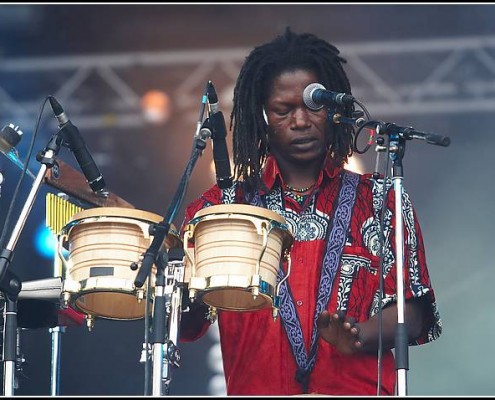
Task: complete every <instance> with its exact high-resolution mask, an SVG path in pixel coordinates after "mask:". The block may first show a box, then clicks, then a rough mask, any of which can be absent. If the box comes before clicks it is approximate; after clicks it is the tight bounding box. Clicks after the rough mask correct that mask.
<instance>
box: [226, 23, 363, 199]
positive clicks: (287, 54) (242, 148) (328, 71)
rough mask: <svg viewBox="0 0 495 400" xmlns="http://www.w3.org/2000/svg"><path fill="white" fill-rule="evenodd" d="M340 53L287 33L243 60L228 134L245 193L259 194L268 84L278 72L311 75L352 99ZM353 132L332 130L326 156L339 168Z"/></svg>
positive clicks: (346, 110) (346, 109) (343, 110)
mask: <svg viewBox="0 0 495 400" xmlns="http://www.w3.org/2000/svg"><path fill="white" fill-rule="evenodd" d="M339 53H340V52H339V50H338V49H337V48H336V47H335V46H333V45H331V44H329V43H328V42H326V41H324V40H322V39H320V38H318V37H317V36H315V35H313V34H310V33H302V34H296V33H294V32H292V31H291V29H290V27H287V28H286V30H285V32H284V34H282V35H279V36H277V37H276V38H275V39H273V40H272V41H270V42H268V43H265V44H262V45H260V46H257V47H255V48H254V49H253V50H252V51H251V53H250V54H249V55H248V56H247V57H246V59H245V61H244V64H243V66H242V68H241V71H240V73H239V76H238V78H237V82H236V85H235V88H234V99H233V103H234V104H233V108H232V113H231V115H230V129H231V130H232V132H233V152H234V175H235V177H236V178H237V179H239V180H241V181H243V183H244V187H245V189H246V190H247V192H248V193H253V192H254V191H255V190H256V189H258V188H259V185H260V176H261V170H262V167H263V164H264V162H265V160H266V157H267V155H268V153H269V148H268V142H267V126H266V124H265V121H264V118H263V116H262V113H263V105H264V104H265V101H266V99H267V98H268V95H269V91H270V90H271V88H272V83H273V80H274V79H275V78H277V77H278V76H279V75H281V74H282V73H283V72H287V71H294V70H297V69H303V70H308V71H311V72H313V73H315V74H316V76H317V77H318V80H319V83H321V84H323V85H324V86H325V88H326V89H328V90H333V91H337V92H343V93H347V94H351V87H350V83H349V80H348V78H347V75H346V73H345V71H344V69H343V67H342V64H343V63H346V60H345V59H344V58H342V57H340V56H339ZM301 96H302V93H301ZM353 109H354V106H353V105H346V106H339V109H338V110H337V109H336V110H335V111H336V112H339V113H340V114H341V115H343V116H351V114H352V111H353ZM329 127H330V124H329ZM353 132H354V130H353V127H352V126H351V125H348V124H334V126H333V134H331V135H330V138H329V140H330V147H329V152H330V154H331V155H332V157H333V158H334V160H335V162H336V163H337V164H338V165H341V166H342V165H343V164H344V162H346V161H347V157H348V156H350V155H352V134H353Z"/></svg>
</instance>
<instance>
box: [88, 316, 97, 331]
mask: <svg viewBox="0 0 495 400" xmlns="http://www.w3.org/2000/svg"><path fill="white" fill-rule="evenodd" d="M86 326H87V327H88V331H89V332H91V331H92V330H93V328H94V327H95V319H94V317H93V316H92V315H89V314H88V315H86Z"/></svg>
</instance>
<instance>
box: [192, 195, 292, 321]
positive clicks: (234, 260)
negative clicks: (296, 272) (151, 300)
mask: <svg viewBox="0 0 495 400" xmlns="http://www.w3.org/2000/svg"><path fill="white" fill-rule="evenodd" d="M292 242H293V237H292V234H291V233H290V231H289V228H288V225H287V224H286V222H285V219H284V218H283V217H281V216H280V215H278V214H277V213H275V212H273V211H271V210H268V209H265V208H261V207H257V206H252V205H244V204H220V205H215V206H210V207H207V208H204V209H202V210H200V211H198V212H197V213H196V214H195V215H194V218H193V219H192V220H191V221H190V222H189V223H188V224H187V225H186V227H185V229H184V238H183V245H184V252H185V255H186V257H185V276H186V277H187V279H186V280H188V288H189V297H190V299H191V300H192V301H193V300H194V299H195V298H199V299H200V300H201V301H202V302H204V303H205V304H207V305H209V306H211V307H213V308H215V309H220V310H233V311H252V310H258V309H262V308H266V307H270V306H271V307H277V305H278V291H279V287H280V284H281V283H282V282H283V281H284V280H285V279H287V278H288V277H289V273H290V257H289V250H290V247H291V246H292ZM191 245H192V246H191ZM284 259H285V260H287V264H288V268H287V273H286V274H285V276H284V278H283V279H282V281H281V282H279V283H278V285H277V273H278V271H279V269H280V268H281V264H282V261H283V260H284Z"/></svg>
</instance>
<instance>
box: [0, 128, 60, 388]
mask: <svg viewBox="0 0 495 400" xmlns="http://www.w3.org/2000/svg"><path fill="white" fill-rule="evenodd" d="M61 144H62V138H61V136H60V135H58V134H55V135H53V136H52V138H51V139H50V141H49V143H48V145H47V147H46V149H45V152H44V154H43V155H41V154H39V155H38V159H39V161H40V162H41V164H42V165H41V167H40V170H39V172H38V175H37V176H36V178H35V180H34V183H33V185H32V188H31V191H30V193H29V195H28V198H27V200H26V202H25V203H24V207H23V209H22V210H21V214H20V216H19V218H18V220H17V223H16V225H15V226H14V229H13V231H12V234H11V237H10V239H9V241H8V243H7V246H6V248H5V249H2V252H1V253H0V289H1V290H2V291H3V292H4V293H5V308H4V321H5V322H4V329H3V362H4V370H3V384H4V385H3V386H4V387H3V394H4V396H13V394H14V386H15V376H14V371H15V361H16V342H17V337H16V336H17V297H18V294H19V292H20V291H21V287H22V284H21V282H20V280H19V279H18V278H17V277H16V276H15V275H14V274H13V273H12V272H10V271H9V270H8V266H9V264H10V262H11V261H12V257H13V255H14V248H15V245H16V243H17V241H18V239H19V236H20V234H21V231H22V228H23V227H24V224H25V222H26V219H27V217H28V215H29V212H30V211H31V208H32V206H33V203H34V200H35V199H36V195H37V193H38V191H39V188H40V186H41V183H42V181H43V179H44V177H45V174H46V170H47V168H50V167H52V166H53V164H54V162H55V158H54V157H55V156H56V155H57V154H58V151H59V150H60V145H61Z"/></svg>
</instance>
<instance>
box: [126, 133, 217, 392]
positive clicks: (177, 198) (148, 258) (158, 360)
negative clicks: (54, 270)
mask: <svg viewBox="0 0 495 400" xmlns="http://www.w3.org/2000/svg"><path fill="white" fill-rule="evenodd" d="M208 133H209V131H208V130H207V129H199V126H198V130H197V133H196V134H195V144H194V147H193V151H192V154H191V156H190V159H189V162H188V164H187V166H186V169H185V171H184V173H183V175H182V178H181V181H180V183H179V187H178V188H177V191H176V193H175V195H174V198H173V200H172V203H171V205H170V207H169V208H168V210H167V212H166V215H165V217H164V219H163V220H162V221H161V222H159V223H158V224H153V225H151V226H150V234H152V235H153V240H152V242H151V244H150V246H149V248H148V249H147V250H146V252H145V253H144V255H143V259H142V262H141V267H140V268H139V271H138V273H137V275H136V278H135V280H134V285H135V286H136V287H142V286H143V284H144V282H146V279H147V277H148V275H149V274H150V272H151V269H152V266H153V263H155V262H156V263H157V278H156V280H157V284H156V285H157V288H156V293H157V294H158V298H157V299H156V300H155V306H154V309H155V315H154V316H153V327H154V328H155V329H156V330H155V331H154V345H153V366H154V368H153V380H152V382H153V388H152V390H153V394H154V395H159V394H161V386H162V385H161V382H160V381H161V379H162V371H163V370H162V364H163V355H164V352H165V351H164V344H165V342H166V339H165V338H164V337H163V333H161V330H162V329H163V328H164V327H165V325H166V321H164V320H163V318H164V317H165V313H163V312H161V309H160V307H162V309H163V304H164V301H165V299H164V296H163V295H162V294H163V293H164V292H166V290H170V288H171V287H173V285H167V286H165V288H164V287H163V286H164V280H165V278H164V277H163V278H162V277H161V276H159V275H158V274H162V272H160V270H162V269H163V263H164V260H160V258H161V257H158V255H159V252H160V249H161V247H162V244H163V242H164V240H165V238H166V235H167V234H168V232H169V230H170V225H171V224H172V221H173V219H174V216H175V214H176V212H177V210H178V209H179V208H180V205H181V203H182V200H183V198H184V195H185V192H186V187H187V183H188V181H189V177H190V176H191V173H192V170H193V168H194V166H195V164H196V162H197V160H198V159H199V156H200V155H201V154H202V152H203V150H204V149H205V147H206V139H207V138H208ZM163 254H165V252H164V253H163ZM167 258H168V257H167ZM167 261H168V260H167ZM160 263H161V264H162V265H160ZM158 278H160V281H161V282H159V280H158ZM156 303H158V304H156ZM174 307H175V302H174ZM170 308H171V307H169V309H168V310H167V312H170V311H172V310H170ZM176 314H177V310H176V309H174V310H173V312H172V317H173V318H172V319H173V320H174V323H175V319H176V317H174V315H176ZM172 333H173V334H174V335H175V334H176V333H175V329H173V330H172ZM166 348H167V350H166V353H167V356H168V357H169V358H168V361H169V362H168V365H170V363H172V364H175V365H178V360H179V358H180V357H179V355H178V350H177V349H176V348H175V344H173V343H171V341H170V337H169V340H168V341H167V346H166ZM146 351H147V349H146ZM166 381H167V385H168V383H169V382H170V376H169V369H168V368H167V374H166ZM167 391H168V388H167Z"/></svg>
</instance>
